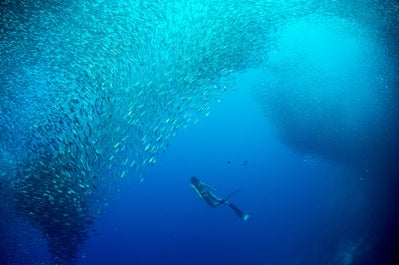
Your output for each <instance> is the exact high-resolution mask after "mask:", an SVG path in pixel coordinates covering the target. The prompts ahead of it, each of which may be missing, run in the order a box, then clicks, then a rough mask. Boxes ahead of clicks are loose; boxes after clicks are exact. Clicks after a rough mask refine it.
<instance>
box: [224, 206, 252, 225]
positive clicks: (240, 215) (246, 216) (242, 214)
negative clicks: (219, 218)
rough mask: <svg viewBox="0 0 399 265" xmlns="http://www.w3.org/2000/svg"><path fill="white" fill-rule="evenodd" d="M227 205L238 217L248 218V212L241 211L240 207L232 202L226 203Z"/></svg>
mask: <svg viewBox="0 0 399 265" xmlns="http://www.w3.org/2000/svg"><path fill="white" fill-rule="evenodd" d="M226 204H227V205H228V206H230V208H231V209H233V211H234V212H235V213H236V215H237V216H238V217H240V218H241V219H242V220H244V221H246V220H248V219H249V217H250V216H249V214H245V213H243V212H242V211H241V210H240V209H238V208H237V207H236V206H235V205H234V204H232V203H230V202H229V203H226Z"/></svg>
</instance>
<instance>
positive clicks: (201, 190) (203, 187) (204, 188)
mask: <svg viewBox="0 0 399 265" xmlns="http://www.w3.org/2000/svg"><path fill="white" fill-rule="evenodd" d="M190 186H191V188H193V189H194V191H195V192H196V193H197V195H198V196H199V197H200V198H201V199H203V200H204V201H205V202H206V203H207V204H208V205H209V206H211V207H217V206H219V205H222V204H226V205H227V206H229V207H230V208H231V209H233V211H234V212H235V213H236V214H237V216H238V217H240V218H241V219H242V220H244V221H246V220H248V218H249V217H250V216H249V214H245V213H243V212H242V211H241V210H240V209H238V208H237V207H236V206H235V205H234V204H232V203H231V202H229V201H228V199H229V198H230V197H231V196H233V195H234V194H236V193H237V192H239V190H236V191H234V192H232V193H231V194H230V195H229V196H227V197H226V198H225V199H220V198H218V197H217V196H216V195H215V194H213V193H212V191H213V192H216V190H215V189H214V188H212V187H211V186H209V185H208V184H206V183H203V182H201V181H200V180H199V179H197V178H196V177H191V185H190Z"/></svg>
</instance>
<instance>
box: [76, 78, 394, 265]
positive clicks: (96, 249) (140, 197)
mask: <svg viewBox="0 0 399 265" xmlns="http://www.w3.org/2000/svg"><path fill="white" fill-rule="evenodd" d="M257 78H258V76H257V75H256V73H254V72H253V71H252V72H251V71H249V73H246V74H243V75H242V76H241V77H240V78H239V81H238V82H237V84H236V87H235V89H234V91H233V92H229V93H227V94H226V95H224V96H223V97H222V99H221V101H220V102H217V103H215V104H214V105H213V106H212V108H211V111H210V114H209V116H208V117H206V118H205V119H203V120H201V121H200V122H199V123H198V124H196V125H193V126H190V127H188V128H186V129H184V130H182V131H181V132H180V133H179V135H178V136H176V137H175V138H174V139H173V140H172V141H171V142H170V147H169V148H168V149H167V150H166V151H165V153H164V154H162V155H161V157H160V160H159V161H158V163H157V164H156V165H154V166H152V167H150V168H148V169H146V170H145V172H144V174H145V176H146V178H145V180H144V182H143V183H142V184H138V185H137V183H131V184H130V185H129V186H126V187H124V188H123V190H122V195H121V198H120V201H118V202H117V203H116V204H115V205H113V206H110V208H109V209H107V211H106V212H107V213H106V214H105V215H104V217H102V218H100V220H99V221H98V223H97V230H98V231H101V232H100V234H101V235H99V236H97V237H92V238H90V239H89V240H88V242H87V244H86V246H85V248H84V249H83V250H82V253H81V255H82V260H81V262H80V263H79V264H373V263H374V262H376V261H377V260H379V259H380V258H381V257H377V256H376V257H375V258H376V259H371V260H370V262H371V263H367V262H368V261H367V262H364V261H362V260H361V259H360V261H357V262H359V263H353V261H354V260H355V258H357V259H359V257H361V256H362V254H363V253H364V250H363V249H362V248H363V247H364V244H365V242H366V241H367V240H371V239H370V238H369V237H368V235H367V231H369V229H370V227H369V225H370V222H378V221H380V219H379V218H378V217H376V216H374V217H370V216H369V215H376V214H383V212H380V213H378V212H379V211H380V210H379V209H377V210H376V209H374V208H376V207H377V208H378V207H379V203H380V201H379V199H377V201H375V200H376V198H375V197H376V196H377V197H378V196H381V197H383V196H387V195H386V194H383V191H381V193H382V194H373V195H370V194H369V193H368V191H369V189H370V185H373V184H372V183H373V181H372V180H370V179H368V178H367V177H362V176H360V177H359V175H358V174H356V173H354V172H353V170H351V169H348V168H345V167H342V166H340V165H337V164H336V163H330V162H328V161H326V160H324V159H322V158H320V157H318V156H317V155H304V154H301V153H298V152H295V151H293V150H292V149H291V148H289V147H287V146H286V145H284V144H283V143H282V142H281V140H280V139H279V138H278V137H277V135H276V131H275V129H274V128H273V126H272V124H271V122H270V121H268V119H267V118H266V117H265V115H264V113H263V111H262V109H261V107H260V106H259V104H257V102H256V101H255V99H254V97H253V93H251V87H253V84H254V82H255V81H256V80H257ZM191 176H197V177H198V178H200V179H201V180H202V181H204V182H206V183H208V184H210V185H212V186H213V187H215V188H216V189H217V194H218V195H220V196H221V197H223V196H227V195H228V194H229V193H230V192H232V191H234V190H236V189H240V190H241V191H240V193H238V194H237V195H236V196H234V197H233V198H232V199H231V201H232V202H234V203H236V205H237V206H239V208H241V209H242V210H243V211H244V212H246V213H248V214H250V215H251V217H250V219H249V220H247V221H246V222H245V221H243V220H241V219H239V218H237V217H236V216H235V214H234V212H233V211H231V209H229V208H228V207H225V206H223V205H222V206H220V207H217V208H211V207H209V206H208V205H206V203H205V202H204V201H201V200H200V199H199V197H198V196H197V195H196V194H195V192H194V191H193V190H192V189H191V188H190V187H189V184H190V183H189V178H190V177H191ZM374 211H376V212H374ZM382 219H383V218H382ZM366 244H367V243H366Z"/></svg>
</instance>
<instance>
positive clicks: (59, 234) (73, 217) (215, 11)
mask: <svg viewBox="0 0 399 265" xmlns="http://www.w3.org/2000/svg"><path fill="white" fill-rule="evenodd" d="M327 2H328V1H327ZM334 2H335V3H334V5H336V6H328V8H330V9H331V10H340V8H344V7H345V5H340V1H334ZM374 2H375V1H374ZM323 8H326V6H323V4H322V2H320V1H272V0H245V1H241V0H202V1H198V0H122V1H114V0H84V1H81V0H79V1H78V0H72V1H57V0H46V1H34V0H20V1H14V0H4V1H1V3H0V76H1V78H0V150H1V152H0V264H5V265H6V264H48V263H50V264H75V263H76V262H77V260H78V257H77V253H79V251H80V250H81V248H82V246H83V244H84V242H85V240H86V239H87V238H88V237H89V236H90V235H92V234H95V233H96V232H95V231H94V229H93V228H92V227H93V222H94V221H95V219H96V217H98V216H99V215H101V213H103V211H104V209H105V207H106V206H107V203H109V202H110V200H112V198H114V197H115V194H117V193H118V192H119V188H120V185H121V184H123V183H124V182H126V181H128V180H129V179H132V178H139V180H142V173H141V171H142V169H143V168H144V167H146V166H147V165H151V164H154V163H155V162H156V159H157V157H158V156H159V154H160V153H162V151H164V150H165V149H166V148H167V146H168V142H169V140H170V139H171V138H173V137H174V136H175V135H176V133H177V132H178V131H179V130H180V129H181V128H184V127H186V126H187V125H188V124H190V123H191V122H195V120H196V117H197V116H198V113H200V114H201V113H202V114H206V113H207V112H208V111H209V106H210V103H212V102H213V101H215V100H216V99H218V98H219V96H220V95H221V94H222V93H223V92H224V91H226V90H229V89H230V88H231V86H232V84H233V83H234V75H235V74H237V73H240V72H242V71H245V70H246V69H249V68H256V67H259V66H260V65H262V64H263V63H264V62H265V60H267V56H266V54H267V51H268V50H269V49H270V48H271V47H273V34H274V33H275V32H276V31H277V30H278V29H279V27H280V26H281V25H282V24H284V23H286V21H287V20H289V19H290V18H292V17H299V16H305V15H308V14H311V13H315V12H316V13H317V10H318V9H323ZM336 12H339V11H336ZM43 247H44V248H48V252H49V253H50V254H51V261H42V260H40V258H38V257H35V256H34V254H32V253H35V249H40V248H43Z"/></svg>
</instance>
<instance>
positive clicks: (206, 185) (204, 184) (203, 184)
mask: <svg viewBox="0 0 399 265" xmlns="http://www.w3.org/2000/svg"><path fill="white" fill-rule="evenodd" d="M201 185H202V186H205V187H207V188H209V189H211V190H212V191H214V192H217V190H215V189H214V188H213V187H211V186H209V185H208V184H206V183H204V182H201Z"/></svg>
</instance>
